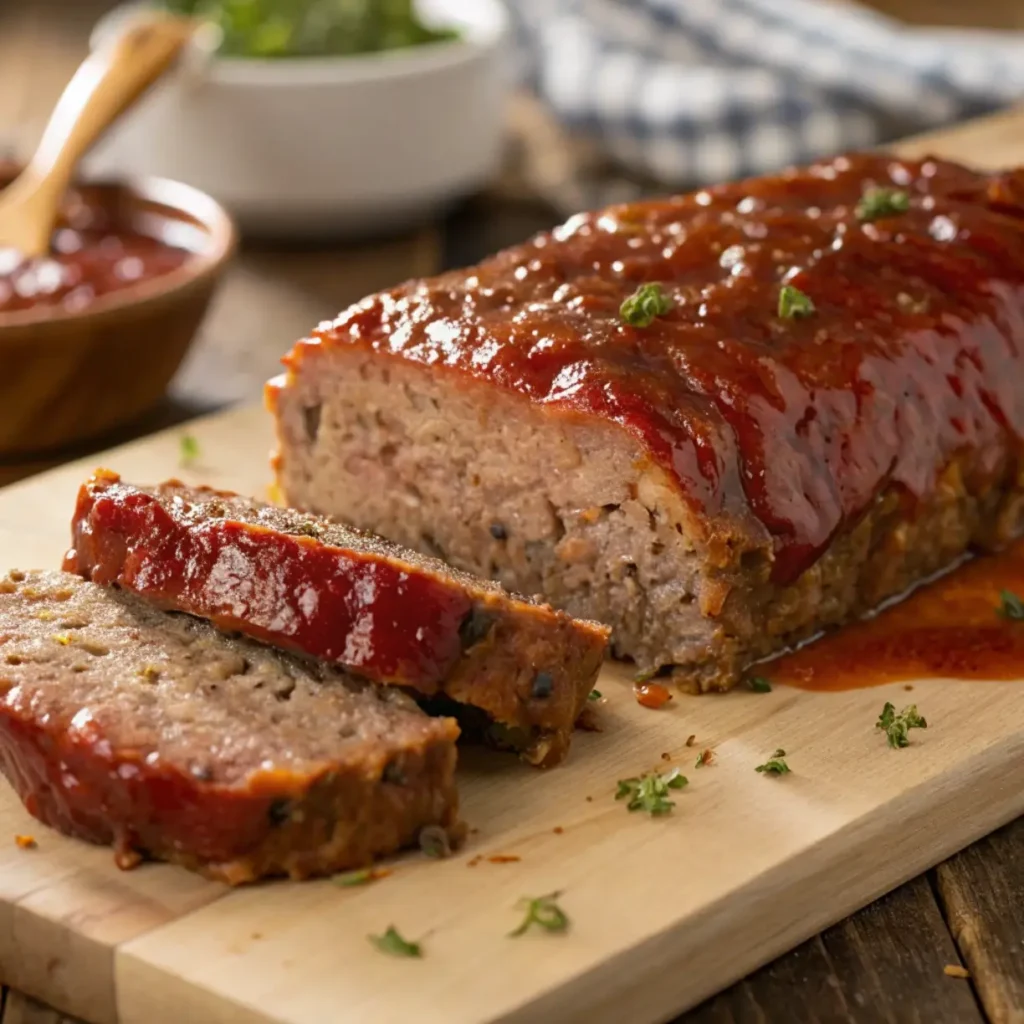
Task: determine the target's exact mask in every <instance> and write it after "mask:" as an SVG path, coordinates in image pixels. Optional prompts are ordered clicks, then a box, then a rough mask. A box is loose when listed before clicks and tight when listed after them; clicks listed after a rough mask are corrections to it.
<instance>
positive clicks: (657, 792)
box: [615, 768, 689, 817]
mask: <svg viewBox="0 0 1024 1024" xmlns="http://www.w3.org/2000/svg"><path fill="white" fill-rule="evenodd" d="M688 782H689V780H688V779H687V778H686V776H685V775H682V774H681V773H680V771H679V769H678V768H673V769H671V770H670V771H667V772H665V774H664V775H659V774H658V772H648V773H647V774H646V775H641V776H637V777H634V778H631V779H619V783H618V786H619V788H618V790H617V791H616V793H615V799H616V800H625V799H627V797H628V799H629V803H628V804H626V809H627V810H629V811H646V812H647V813H648V814H650V815H651V816H652V817H657V816H659V815H662V814H668V813H669V812H670V811H671V810H672V808H673V807H675V802H674V801H672V800H670V799H669V790H671V789H682V788H683V787H684V786H685V785H686V784H687V783H688Z"/></svg>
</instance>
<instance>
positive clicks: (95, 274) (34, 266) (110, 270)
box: [0, 198, 192, 318]
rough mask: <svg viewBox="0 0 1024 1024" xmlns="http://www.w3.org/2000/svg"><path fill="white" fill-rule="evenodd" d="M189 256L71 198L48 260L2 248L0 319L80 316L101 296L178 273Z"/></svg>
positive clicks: (100, 209)
mask: <svg viewBox="0 0 1024 1024" xmlns="http://www.w3.org/2000/svg"><path fill="white" fill-rule="evenodd" d="M191 255H192V253H191V252H190V251H189V250H188V249H183V248H179V247H177V246H174V245H169V244H167V243H166V242H164V241H162V240H161V239H160V238H158V237H153V236H152V235H148V234H143V233H142V232H141V231H139V230H137V229H136V228H135V227H133V226H131V225H125V224H120V223H118V222H117V218H116V217H115V215H114V214H113V212H112V211H110V210H107V209H105V208H104V207H102V206H100V205H99V204H98V203H92V202H88V203H87V202H85V201H82V200H81V199H75V198H72V199H71V201H70V202H69V204H68V205H67V208H66V210H65V212H64V215H63V220H62V223H61V224H59V225H58V227H57V228H56V230H55V231H54V233H53V238H52V240H51V242H50V254H49V255H48V256H45V257H40V258H38V259H30V260H27V259H25V258H24V257H23V255H22V254H21V253H20V252H18V251H17V250H16V249H10V248H3V247H0V318H2V317H3V314H4V313H16V312H21V311H24V310H28V309H35V308H39V307H45V308H52V309H54V311H55V312H60V313H78V312H81V311H82V310H84V309H86V308H88V307H89V306H90V305H92V303H93V302H94V301H95V300H96V299H98V298H100V297H101V296H104V295H108V294H110V293H111V292H115V291H120V290H122V289H124V288H131V287H132V286H133V285H136V284H138V283H139V282H140V281H148V280H151V279H152V278H155V277H162V276H163V275H164V274H169V273H170V272H171V271H173V270H177V269H178V268H179V267H180V266H181V265H182V264H183V263H184V262H185V261H186V260H187V259H189V257H190V256H191Z"/></svg>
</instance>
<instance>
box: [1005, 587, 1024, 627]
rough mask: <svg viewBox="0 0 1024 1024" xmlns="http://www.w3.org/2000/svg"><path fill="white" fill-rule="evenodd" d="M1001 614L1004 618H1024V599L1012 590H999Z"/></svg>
mask: <svg viewBox="0 0 1024 1024" xmlns="http://www.w3.org/2000/svg"><path fill="white" fill-rule="evenodd" d="M999 602H1000V604H999V614H1000V615H1002V617H1003V618H1004V619H1017V620H1020V619H1024V601H1022V600H1021V599H1020V598H1019V597H1018V596H1017V595H1016V594H1015V593H1014V592H1013V591H1012V590H1000V591H999Z"/></svg>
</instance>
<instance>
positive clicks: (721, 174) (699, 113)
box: [509, 0, 1024, 187]
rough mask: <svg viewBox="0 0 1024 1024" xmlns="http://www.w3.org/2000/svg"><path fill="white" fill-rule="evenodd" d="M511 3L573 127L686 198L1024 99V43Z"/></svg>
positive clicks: (546, 97)
mask: <svg viewBox="0 0 1024 1024" xmlns="http://www.w3.org/2000/svg"><path fill="white" fill-rule="evenodd" d="M1021 2H1022V3H1024V0H1021ZM509 6H510V9H511V11H512V15H513V21H514V24H515V25H516V28H517V30H518V38H519V42H520V56H521V57H522V59H523V71H524V75H525V79H526V81H527V83H528V84H529V85H530V86H531V87H532V88H533V90H534V91H535V92H536V93H537V94H538V95H539V96H540V98H541V99H542V100H543V101H544V103H545V104H546V105H547V106H548V108H549V109H550V110H551V111H552V112H553V113H554V114H555V116H556V117H557V118H558V120H559V121H560V122H561V123H562V124H563V125H565V126H566V127H567V128H568V129H570V130H571V131H572V132H573V133H575V134H577V135H580V136H583V137H585V138H588V139H590V140H591V141H592V142H594V143H596V145H597V146H598V147H599V148H600V150H601V151H602V153H604V154H605V155H606V156H608V157H610V158H611V159H612V160H614V162H615V163H617V164H618V165H620V166H621V167H623V168H625V169H626V170H627V171H629V172H631V173H633V174H635V175H638V176H642V177H644V178H649V179H654V180H655V181H657V182H659V183H662V184H665V185H670V186H674V187H687V186H696V185H700V184H704V183H707V182H710V181H720V180H727V179H730V178H737V177H740V176H745V175H753V174H760V173H763V172H766V171H771V170H774V169H777V168H779V167H781V166H784V165H787V164H792V163H801V162H804V161H808V160H812V159H814V158H817V157H820V156H822V155H826V154H830V153H835V152H838V151H842V150H848V149H858V148H865V147H870V146H873V145H876V144H878V143H881V142H884V141H887V140H889V139H892V138H896V137H898V136H901V135H908V134H912V133H914V132H917V131H922V130H926V129H929V128H933V127H936V126H939V125H942V124H946V123H949V122H953V121H957V120H961V119H964V118H967V117H971V116H974V115H978V114H981V113H985V112H987V111H990V110H994V109H997V108H999V107H1001V106H1005V105H1008V104H1010V103H1013V102H1014V101H1018V100H1021V99H1024V34H1014V33H1007V34H1006V35H1005V36H996V35H994V34H991V35H986V34H980V33H979V34H972V33H969V32H965V33H962V34H960V33H952V32H944V33H943V32H937V31H924V30H918V29H911V28H909V27H906V26H904V25H901V24H900V23H897V22H895V21H893V20H892V19H890V18H886V17H884V16H882V15H880V14H876V13H874V12H872V11H868V10H867V9H866V8H863V7H860V6H856V5H854V4H852V3H847V2H843V3H836V2H834V0H509Z"/></svg>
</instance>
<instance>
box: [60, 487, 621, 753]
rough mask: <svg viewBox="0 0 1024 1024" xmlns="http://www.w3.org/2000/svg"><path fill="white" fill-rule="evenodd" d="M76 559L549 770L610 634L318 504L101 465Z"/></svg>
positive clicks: (91, 573) (86, 490) (79, 531)
mask: <svg viewBox="0 0 1024 1024" xmlns="http://www.w3.org/2000/svg"><path fill="white" fill-rule="evenodd" d="M64 568H65V569H67V570H68V571H72V572H76V573H78V574H80V575H82V576H83V577H85V578H86V579H90V580H92V581H93V582H95V583H102V584H111V583H112V584H115V585H117V586H119V587H122V588H124V589H126V590H130V591H133V592H135V593H137V594H139V595H140V596H142V597H144V598H145V599H146V600H147V601H149V602H150V603H152V604H154V605H156V606H158V607H161V608H166V609H169V610H174V611H182V612H187V613H189V614H192V615H196V616H199V617H201V618H206V619H209V620H211V621H213V622H214V623H215V624H216V625H218V626H219V627H220V628H221V629H224V630H228V631H233V630H237V631H239V632H242V633H244V634H246V635H247V636H251V637H254V638H255V639H257V640H261V641H263V642H264V643H268V644H272V645H274V646H276V647H281V648H284V649H287V650H292V651H295V652H297V653H299V654H304V655H306V656H308V657H312V658H316V659H322V660H324V661H326V662H330V663H335V664H338V665H340V666H342V667H343V668H345V669H347V670H349V671H352V672H354V673H357V674H358V675H359V676H361V677H363V678H365V679H368V680H370V681H372V682H375V683H381V684H387V685H393V686H401V687H403V688H404V689H406V690H407V691H408V692H409V693H410V694H412V695H414V696H415V697H417V699H421V700H424V701H426V702H428V703H429V704H430V706H431V707H432V708H434V709H437V708H443V709H444V710H445V711H447V712H450V713H453V714H457V716H458V717H459V718H460V720H462V721H463V722H465V723H466V724H467V725H469V724H472V725H473V730H472V731H473V732H483V733H484V736H485V738H486V739H487V740H489V741H491V742H493V743H495V744H496V745H498V746H500V747H502V748H511V749H513V750H516V751H518V752H519V753H520V754H521V756H522V757H523V758H524V760H526V761H528V762H529V763H531V764H534V765H538V766H541V767H549V766H551V765H554V764H556V763H558V762H559V761H561V760H562V759H563V758H564V757H565V755H566V754H567V752H568V749H569V745H570V741H571V738H572V734H573V730H574V728H575V723H576V720H577V718H578V717H579V714H580V712H581V711H582V709H583V707H584V706H585V704H586V702H587V697H588V695H589V693H590V691H591V689H592V687H593V685H594V682H595V679H596V677H597V675H598V672H599V671H600V669H601V665H602V662H603V659H604V653H605V649H606V647H607V643H608V630H607V628H606V627H604V626H601V625H599V624H598V623H596V622H584V621H580V620H578V619H573V618H572V617H570V616H569V615H567V614H566V613H565V612H564V611H559V610H556V609H554V608H552V607H551V606H550V605H549V604H545V603H541V602H536V601H531V600H529V599H527V598H523V597H520V596H517V595H515V594H510V593H509V592H507V591H506V590H504V589H502V588H501V587H500V586H499V585H498V584H496V583H494V582H492V581H489V580H485V579H482V578H480V577H479V576H470V575H468V574H467V573H463V572H459V571H457V570H455V569H453V568H452V567H451V566H450V565H447V564H446V563H444V562H442V561H440V560H439V559H436V558H432V557H430V556H429V555H424V554H421V553H419V552H416V551H414V550H412V549H411V548H408V547H402V546H400V545H398V544H394V543H392V542H390V541H386V540H383V539H382V538H381V537H379V536H378V535H376V534H371V533H367V532H364V531H361V530H356V529H353V528H352V527H350V526H347V525H345V524H344V523H341V522H338V521H335V520H329V519H326V518H323V517H319V516H313V515H310V514H309V513H308V512H299V511H297V510H295V509H290V508H278V507H275V506H272V505H268V504H266V503H264V502H259V501H256V500H254V499H252V498H247V497H244V496H242V495H238V494H232V493H229V492H225V491H214V490H212V489H210V488H206V487H188V486H186V485H184V484H182V483H181V482H180V481H168V482H167V483H164V484H161V485H159V486H157V487H151V488H146V487H138V486H135V485H132V484H129V483H124V482H122V481H121V479H120V477H118V476H117V474H116V473H112V472H111V471H109V470H99V471H97V472H96V473H95V474H94V475H93V477H92V478H91V479H90V480H88V481H87V482H86V483H85V484H83V486H82V487H81V489H80V491H79V496H78V502H77V506H76V510H75V515H74V519H73V521H72V547H71V548H70V549H69V551H68V552H67V554H66V556H65V562H64Z"/></svg>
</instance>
